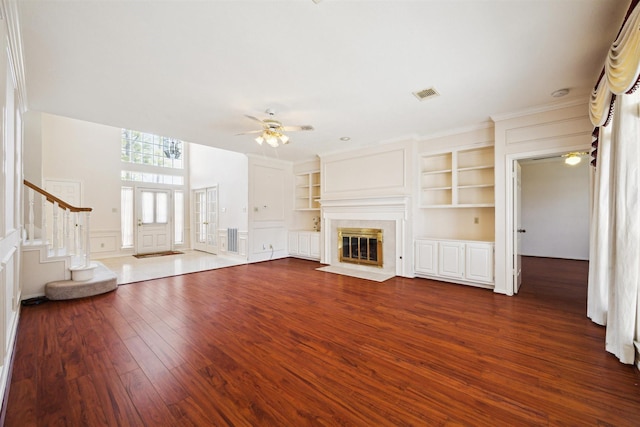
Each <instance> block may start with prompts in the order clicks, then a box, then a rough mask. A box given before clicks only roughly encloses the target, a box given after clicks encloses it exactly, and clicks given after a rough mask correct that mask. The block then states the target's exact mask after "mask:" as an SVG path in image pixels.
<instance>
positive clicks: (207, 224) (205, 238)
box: [193, 185, 218, 254]
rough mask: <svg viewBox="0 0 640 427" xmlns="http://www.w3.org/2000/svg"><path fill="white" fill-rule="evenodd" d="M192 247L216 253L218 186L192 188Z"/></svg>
mask: <svg viewBox="0 0 640 427" xmlns="http://www.w3.org/2000/svg"><path fill="white" fill-rule="evenodd" d="M193 221H194V224H193V225H194V227H193V230H194V236H193V237H194V240H193V242H194V243H193V248H194V249H196V250H199V251H204V252H208V253H212V254H217V253H218V236H217V233H218V186H217V185H214V186H212V187H207V188H201V189H197V190H193Z"/></svg>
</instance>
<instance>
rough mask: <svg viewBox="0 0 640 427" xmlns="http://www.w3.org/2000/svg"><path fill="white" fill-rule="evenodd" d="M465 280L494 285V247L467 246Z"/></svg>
mask: <svg viewBox="0 0 640 427" xmlns="http://www.w3.org/2000/svg"><path fill="white" fill-rule="evenodd" d="M466 246H467V249H466V268H465V278H466V279H468V280H473V281H474V282H486V283H493V245H492V244H489V243H467V244H466Z"/></svg>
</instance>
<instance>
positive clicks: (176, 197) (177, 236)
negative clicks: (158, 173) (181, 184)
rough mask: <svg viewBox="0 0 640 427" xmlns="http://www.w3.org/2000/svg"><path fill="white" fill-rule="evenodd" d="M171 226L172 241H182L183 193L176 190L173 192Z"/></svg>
mask: <svg viewBox="0 0 640 427" xmlns="http://www.w3.org/2000/svg"><path fill="white" fill-rule="evenodd" d="M173 203H174V206H173V209H174V211H173V226H174V237H173V238H174V243H176V244H180V243H184V193H183V192H182V191H179V190H176V191H175V192H174V193H173Z"/></svg>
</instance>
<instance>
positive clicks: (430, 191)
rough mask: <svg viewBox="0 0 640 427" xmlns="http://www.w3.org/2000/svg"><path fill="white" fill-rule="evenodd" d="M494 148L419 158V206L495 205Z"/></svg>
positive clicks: (460, 150)
mask: <svg viewBox="0 0 640 427" xmlns="http://www.w3.org/2000/svg"><path fill="white" fill-rule="evenodd" d="M493 165H494V152H493V146H484V147H474V148H465V149H455V150H451V151H446V152H440V153H429V154H423V155H422V156H420V206H421V207H423V208H440V207H446V208H448V207H492V206H494V204H495V202H494V171H493V169H494V166H493Z"/></svg>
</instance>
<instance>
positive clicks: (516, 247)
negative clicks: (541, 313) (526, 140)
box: [513, 160, 525, 294]
mask: <svg viewBox="0 0 640 427" xmlns="http://www.w3.org/2000/svg"><path fill="white" fill-rule="evenodd" d="M513 169H514V170H513V200H514V204H513V225H514V230H513V238H514V242H513V293H514V294H517V293H518V291H519V290H520V285H522V250H521V248H522V233H524V232H525V230H524V229H523V228H522V166H520V162H518V161H517V160H516V161H514V162H513Z"/></svg>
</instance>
